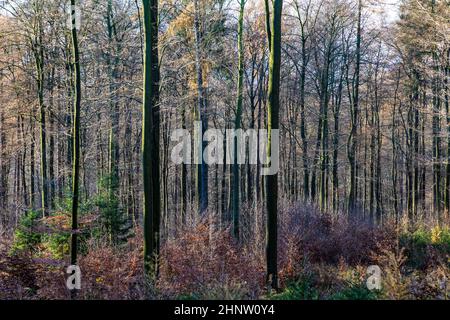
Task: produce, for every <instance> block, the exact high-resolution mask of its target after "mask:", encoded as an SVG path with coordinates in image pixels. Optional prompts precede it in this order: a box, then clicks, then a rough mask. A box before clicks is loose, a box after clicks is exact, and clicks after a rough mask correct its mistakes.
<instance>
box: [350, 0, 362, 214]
mask: <svg viewBox="0 0 450 320" xmlns="http://www.w3.org/2000/svg"><path fill="white" fill-rule="evenodd" d="M361 12H362V0H358V22H357V23H358V25H357V33H356V62H355V63H356V66H355V80H354V84H353V91H352V95H351V97H350V98H351V99H350V100H351V109H350V111H351V112H350V119H351V121H350V122H351V123H350V125H351V126H350V134H349V136H348V141H347V157H348V161H349V163H350V189H349V193H348V207H347V209H348V213H349V214H351V215H352V214H354V211H355V209H356V196H357V189H358V186H357V177H356V169H357V161H356V144H357V138H356V134H357V129H358V117H359V115H358V113H359V77H360V67H361Z"/></svg>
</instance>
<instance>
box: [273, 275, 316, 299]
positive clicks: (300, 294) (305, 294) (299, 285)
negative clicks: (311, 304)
mask: <svg viewBox="0 0 450 320" xmlns="http://www.w3.org/2000/svg"><path fill="white" fill-rule="evenodd" d="M269 299H272V300H318V299H319V292H318V291H317V289H316V288H315V286H314V283H313V281H312V280H311V279H309V278H306V277H305V278H302V279H301V280H298V281H296V282H292V283H290V284H288V285H287V287H286V288H285V289H284V290H283V291H282V292H281V293H278V294H273V295H269Z"/></svg>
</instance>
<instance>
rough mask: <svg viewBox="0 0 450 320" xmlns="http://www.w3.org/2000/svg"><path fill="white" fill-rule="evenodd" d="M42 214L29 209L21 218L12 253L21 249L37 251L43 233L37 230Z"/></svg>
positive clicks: (15, 233)
mask: <svg viewBox="0 0 450 320" xmlns="http://www.w3.org/2000/svg"><path fill="white" fill-rule="evenodd" d="M39 218H40V214H39V213H38V212H36V211H28V212H27V213H25V214H24V215H23V216H22V217H20V220H19V226H18V228H17V229H16V231H15V232H14V243H13V246H12V253H13V254H14V253H17V252H19V251H27V252H35V251H37V246H38V245H39V244H40V243H41V233H39V232H38V231H37V225H38V222H39Z"/></svg>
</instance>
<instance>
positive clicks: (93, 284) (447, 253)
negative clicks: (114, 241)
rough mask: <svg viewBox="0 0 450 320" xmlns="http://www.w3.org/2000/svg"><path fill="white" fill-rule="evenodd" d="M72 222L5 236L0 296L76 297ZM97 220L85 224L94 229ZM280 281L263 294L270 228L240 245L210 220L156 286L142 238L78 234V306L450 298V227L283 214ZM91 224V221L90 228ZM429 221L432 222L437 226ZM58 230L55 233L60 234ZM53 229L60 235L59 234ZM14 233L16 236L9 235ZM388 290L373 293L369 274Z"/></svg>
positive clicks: (172, 249) (180, 237)
mask: <svg viewBox="0 0 450 320" xmlns="http://www.w3.org/2000/svg"><path fill="white" fill-rule="evenodd" d="M66 218H67V217H65V216H58V215H56V216H54V217H50V218H45V219H39V220H37V221H34V222H33V221H31V219H29V220H25V221H22V223H21V225H20V226H19V227H18V228H17V229H16V230H15V232H14V233H4V234H3V235H2V236H1V237H0V299H69V298H70V293H69V291H68V290H67V289H66V276H67V275H66V273H65V268H66V267H67V262H68V258H67V253H68V248H69V242H68V235H67V234H64V233H61V232H56V231H54V230H61V228H62V229H64V225H65V224H66V220H67V219H66ZM90 218H91V217H89V216H85V217H84V218H83V219H82V221H84V222H85V223H86V224H89V223H92V219H91V220H90ZM279 220H280V224H279V250H278V252H279V254H278V256H279V257H278V259H279V282H280V289H279V290H278V291H277V292H274V291H273V290H272V292H270V293H269V292H268V290H267V288H266V287H265V279H264V275H265V253H264V237H263V234H264V233H263V232H262V230H263V228H262V227H259V228H253V229H252V228H247V229H249V230H247V232H243V234H242V239H241V240H240V241H239V242H237V241H236V240H235V239H233V237H232V236H231V233H230V231H229V229H222V228H217V227H215V224H212V223H210V222H209V221H208V220H207V219H205V220H203V221H199V222H197V223H195V224H193V225H191V226H190V227H189V228H185V229H184V230H179V231H178V232H177V233H176V235H174V236H171V237H170V238H169V239H168V240H166V241H163V244H162V247H161V254H160V261H161V264H160V272H159V277H158V280H157V281H156V282H151V281H146V280H145V277H144V276H143V267H142V266H143V257H142V252H143V248H142V243H143V241H142V234H141V231H140V230H139V229H137V230H135V233H134V236H132V237H130V238H129V239H128V240H126V242H124V243H122V244H121V245H114V246H113V245H110V244H108V243H109V241H105V239H102V238H100V237H98V236H97V237H96V236H94V235H93V234H90V235H89V236H84V237H81V240H80V242H81V253H80V258H79V266H80V268H81V272H82V288H81V290H80V292H79V294H78V299H287V300H297V299H449V297H450V286H449V283H448V279H449V277H450V268H449V266H450V260H449V257H450V228H449V226H450V224H449V222H448V219H447V220H446V221H444V222H442V221H441V223H439V224H434V223H432V222H425V220H422V221H421V222H416V223H415V224H414V225H411V224H410V225H409V226H408V227H407V226H406V224H405V223H404V222H400V223H398V224H395V223H391V222H389V221H386V222H385V223H384V224H383V225H382V226H376V227H375V226H371V225H370V224H368V223H367V222H364V221H354V222H348V221H347V219H346V218H344V217H343V216H340V215H329V214H321V213H318V211H317V210H315V209H313V208H311V207H309V206H303V205H300V204H298V205H293V206H289V207H288V208H282V209H281V210H280V219H279ZM89 221H91V222H89ZM430 221H431V220H430ZM56 226H58V227H56ZM52 230H53V231H52ZM8 234H10V235H8ZM371 265H377V266H379V267H380V269H381V289H380V290H373V291H370V290H369V289H368V288H367V278H368V274H367V268H368V267H369V266H371Z"/></svg>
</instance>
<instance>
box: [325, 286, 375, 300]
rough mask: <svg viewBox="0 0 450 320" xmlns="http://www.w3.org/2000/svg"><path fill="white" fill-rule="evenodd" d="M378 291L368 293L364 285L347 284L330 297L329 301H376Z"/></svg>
mask: <svg viewBox="0 0 450 320" xmlns="http://www.w3.org/2000/svg"><path fill="white" fill-rule="evenodd" d="M379 296H380V292H378V291H370V290H369V289H367V286H366V284H365V283H351V282H350V283H348V286H347V287H345V288H344V289H342V290H341V291H338V292H336V293H334V294H333V295H331V296H330V299H331V300H376V299H378V298H379Z"/></svg>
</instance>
